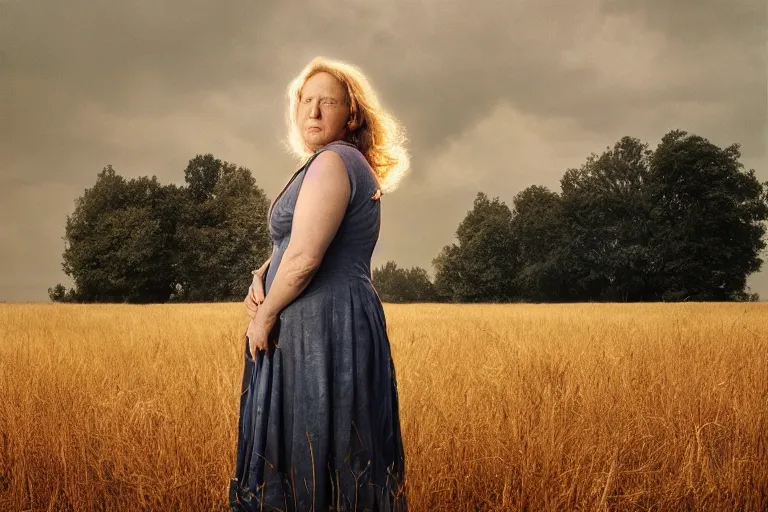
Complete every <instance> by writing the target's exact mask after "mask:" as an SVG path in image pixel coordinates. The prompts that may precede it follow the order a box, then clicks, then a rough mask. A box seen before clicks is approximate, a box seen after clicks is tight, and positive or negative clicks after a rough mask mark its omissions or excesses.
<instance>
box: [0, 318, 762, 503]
mask: <svg viewBox="0 0 768 512" xmlns="http://www.w3.org/2000/svg"><path fill="white" fill-rule="evenodd" d="M385 308H386V313H387V320H388V323H389V334H390V339H391V342H392V350H393V357H394V359H395V364H396V367H397V378H398V383H399V393H400V405H401V416H402V427H403V436H404V442H405V443H406V447H405V448H406V457H407V484H408V495H409V504H410V508H411V511H412V512H419V511H428V510H429V511H431V510H440V511H442V510H450V511H464V510H545V511H546V510H713V511H714V510H717V511H721V510H754V511H757V510H766V509H767V508H768V463H767V462H766V461H768V304H766V303H751V304H648V305H634V304H602V305H493V306H487V305H471V306H467V305H462V306H456V305H452V306H451V305H418V306H405V305H392V304H386V305H385ZM245 320H246V317H245V313H244V311H243V310H242V305H240V304H219V305H156V306H155V305H153V306H117V305H96V306H90V305H53V304H27V305H24V304H2V305H0V510H30V509H32V510H77V511H91V510H109V511H113V510H182V509H183V510H219V511H224V510H226V486H227V483H228V479H229V477H230V475H231V474H232V472H233V471H234V458H235V445H236V430H237V404H238V399H239V386H240V379H241V377H242V373H241V372H242V366H243V361H242V344H241V343H242V341H241V339H240V335H241V334H242V332H243V331H244V330H245V325H246V323H247V322H245Z"/></svg>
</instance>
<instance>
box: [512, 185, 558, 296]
mask: <svg viewBox="0 0 768 512" xmlns="http://www.w3.org/2000/svg"><path fill="white" fill-rule="evenodd" d="M512 204H513V208H512V215H513V218H512V230H513V235H514V237H515V240H516V241H517V244H518V251H519V257H520V268H519V271H518V273H517V274H516V276H515V281H516V288H517V289H518V290H519V296H520V299H521V300H526V301H533V302H548V301H562V300H565V299H566V298H567V296H568V289H567V288H568V283H569V276H568V273H567V268H566V258H565V257H566V251H567V246H564V245H563V242H564V241H565V240H567V238H568V234H567V233H566V232H565V229H564V228H565V224H564V219H563V206H562V201H561V199H560V196H559V195H558V194H557V193H556V192H553V191H551V190H549V189H548V188H546V187H542V186H539V185H532V186H530V187H528V188H526V189H525V190H523V191H522V192H519V193H518V194H517V195H516V196H515V197H514V199H513V201H512Z"/></svg>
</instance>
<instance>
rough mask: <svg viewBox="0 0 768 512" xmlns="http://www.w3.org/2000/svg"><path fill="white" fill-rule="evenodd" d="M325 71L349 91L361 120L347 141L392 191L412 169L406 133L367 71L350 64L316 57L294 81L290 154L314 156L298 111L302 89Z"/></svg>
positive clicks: (386, 189) (384, 190)
mask: <svg viewBox="0 0 768 512" xmlns="http://www.w3.org/2000/svg"><path fill="white" fill-rule="evenodd" d="M321 72H326V73H329V74H330V75H332V76H333V77H335V78H336V79H337V80H338V81H339V82H340V83H341V85H342V86H343V87H344V88H345V89H346V91H347V98H346V100H347V102H348V104H349V106H350V113H351V114H352V115H354V116H355V118H356V119H357V120H358V121H359V128H357V129H356V130H355V131H353V132H351V133H350V134H349V135H348V139H349V140H347V142H350V143H352V144H354V145H355V147H357V149H358V150H360V152H361V153H362V154H363V155H364V156H365V159H366V160H367V161H368V163H369V164H370V165H371V168H372V169H373V172H374V173H375V174H376V177H377V179H378V182H379V188H380V189H381V192H382V193H387V192H392V191H393V190H395V189H396V188H397V186H398V185H399V183H400V181H401V180H402V179H403V177H404V176H405V173H406V172H408V169H409V167H410V159H409V157H408V153H407V151H406V149H405V141H406V137H405V132H404V130H403V128H402V127H401V126H400V124H399V123H398V122H397V120H396V119H395V118H394V116H392V115H391V114H390V113H389V112H387V111H386V110H385V109H384V108H382V107H381V105H380V104H379V100H378V98H377V96H376V93H375V92H374V90H373V88H372V87H371V85H370V83H369V82H368V79H367V78H366V77H365V75H364V74H363V72H362V71H360V70H359V69H358V68H356V67H355V66H352V65H350V64H347V63H344V62H341V61H335V60H329V59H326V58H324V57H315V58H314V59H312V61H311V62H310V63H309V64H307V66H306V67H305V68H304V69H303V70H302V71H301V73H299V75H298V76H297V77H296V78H294V79H293V80H292V81H291V83H290V84H289V86H288V90H287V95H288V110H287V115H286V121H287V123H288V138H287V141H286V143H287V146H288V149H289V151H291V153H293V154H294V155H295V156H296V157H297V159H299V160H302V161H303V160H305V159H306V158H308V157H309V156H311V155H312V154H313V153H314V152H313V151H311V150H309V149H307V147H306V146H305V145H304V140H303V139H302V137H301V132H300V131H299V127H298V126H297V109H298V104H299V96H300V95H301V89H302V87H304V84H305V83H306V81H307V80H308V79H309V78H310V77H312V76H313V75H315V74H317V73H321Z"/></svg>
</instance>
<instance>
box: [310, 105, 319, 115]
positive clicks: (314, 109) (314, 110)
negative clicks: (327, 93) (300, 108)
mask: <svg viewBox="0 0 768 512" xmlns="http://www.w3.org/2000/svg"><path fill="white" fill-rule="evenodd" d="M319 116H320V107H319V106H318V105H317V103H313V104H312V106H311V107H310V109H309V117H319Z"/></svg>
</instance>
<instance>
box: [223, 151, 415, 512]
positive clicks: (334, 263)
mask: <svg viewBox="0 0 768 512" xmlns="http://www.w3.org/2000/svg"><path fill="white" fill-rule="evenodd" d="M329 150H330V151H335V152H336V153H338V154H339V155H340V156H341V158H342V160H343V161H344V165H345V166H346V168H347V173H348V176H349V182H350V187H351V197H350V201H349V204H348V206H347V210H346V213H345V215H344V219H343V220H342V222H341V225H340V226H339V229H338V232H337V233H336V235H335V237H334V239H333V241H332V242H331V244H330V245H329V247H328V249H327V251H326V253H325V255H324V257H323V261H322V263H321V265H320V267H319V269H318V270H317V273H316V274H315V275H314V277H313V278H312V280H311V281H310V283H309V285H308V286H307V287H306V289H305V290H303V291H302V293H301V294H300V295H299V296H298V297H297V298H296V299H295V300H294V301H292V302H291V303H290V304H288V305H287V306H286V307H285V308H283V310H282V311H281V312H280V314H279V316H278V320H277V321H276V324H275V327H274V328H273V330H272V332H271V333H270V335H269V343H268V348H267V350H266V351H264V350H261V351H258V352H257V355H256V359H255V360H254V359H252V358H251V356H250V354H249V352H248V345H247V337H246V344H245V370H244V373H243V381H242V394H241V396H240V418H239V421H238V442H237V463H236V469H235V477H234V478H233V479H232V480H231V481H230V488H229V502H230V510H232V511H237V512H243V511H251V510H253V511H261V510H264V511H278V510H279V511H286V512H293V511H314V512H319V511H328V510H332V511H357V510H361V511H366V510H367V511H370V512H373V511H378V512H388V511H397V512H405V511H407V502H406V496H405V486H404V483H405V482H404V479H405V457H404V451H403V443H402V438H401V433H400V417H399V408H398V397H397V381H396V377H395V367H394V363H393V361H392V358H391V355H390V344H389V340H388V337H387V328H386V319H385V317H384V310H383V307H382V304H381V300H380V298H379V295H378V293H377V292H376V290H375V288H374V287H373V284H372V282H371V256H372V254H373V249H374V246H375V245H376V243H377V241H378V237H379V228H380V208H381V206H380V201H379V200H378V198H379V194H378V193H377V191H378V186H377V181H376V177H375V175H374V173H373V170H372V169H371V167H370V166H369V164H368V162H367V161H366V160H365V157H364V156H363V154H362V153H361V152H360V151H358V150H357V148H356V147H355V146H353V145H352V144H349V143H347V142H342V141H335V142H332V143H330V144H327V145H326V146H324V147H323V148H321V149H319V150H318V151H317V152H315V154H314V155H313V156H312V157H310V159H309V160H308V161H307V163H306V164H305V165H304V166H303V167H302V168H301V169H299V170H298V171H297V172H296V173H295V174H294V175H293V177H292V178H291V180H290V181H289V183H288V185H287V186H286V187H285V189H284V190H283V192H282V193H281V194H280V195H278V197H277V198H276V199H275V201H274V202H273V204H272V208H271V209H270V215H269V229H270V234H271V237H272V240H273V251H272V259H271V260H270V264H269V268H268V271H267V272H266V273H265V282H264V285H265V286H264V290H265V293H266V294H269V289H270V287H271V284H272V280H273V279H274V276H275V273H276V271H277V268H278V267H279V265H280V260H281V258H282V256H283V253H284V251H285V249H286V247H287V246H288V242H289V240H290V235H291V224H292V220H293V210H294V206H295V205H296V199H297V197H298V194H299V189H300V188H301V184H302V182H303V180H304V175H305V173H306V171H307V169H308V168H309V165H310V164H311V163H312V161H313V160H314V158H315V157H316V156H317V155H319V154H320V153H321V152H322V151H329Z"/></svg>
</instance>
